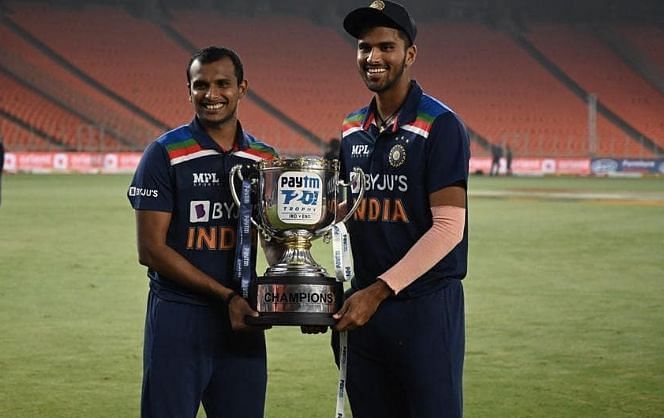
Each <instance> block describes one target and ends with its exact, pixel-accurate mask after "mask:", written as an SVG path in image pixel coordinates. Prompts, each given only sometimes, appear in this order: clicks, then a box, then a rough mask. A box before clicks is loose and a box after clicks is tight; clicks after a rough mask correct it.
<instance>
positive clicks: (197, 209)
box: [189, 200, 210, 223]
mask: <svg viewBox="0 0 664 418" xmlns="http://www.w3.org/2000/svg"><path fill="white" fill-rule="evenodd" d="M209 220H210V201H209V200H192V201H191V202H190V203H189V222H191V223H195V222H207V221H209Z"/></svg>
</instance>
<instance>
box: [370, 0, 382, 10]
mask: <svg viewBox="0 0 664 418" xmlns="http://www.w3.org/2000/svg"><path fill="white" fill-rule="evenodd" d="M369 7H371V8H372V9H378V10H383V9H384V8H385V3H383V2H382V1H380V0H376V1H375V2H373V3H371V6H369Z"/></svg>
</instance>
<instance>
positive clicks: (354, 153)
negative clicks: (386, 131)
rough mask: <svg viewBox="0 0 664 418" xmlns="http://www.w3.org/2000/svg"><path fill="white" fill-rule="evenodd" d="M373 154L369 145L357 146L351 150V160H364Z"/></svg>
mask: <svg viewBox="0 0 664 418" xmlns="http://www.w3.org/2000/svg"><path fill="white" fill-rule="evenodd" d="M370 154H371V150H370V149H369V145H366V144H364V145H362V144H356V145H353V146H351V148H350V158H364V157H368V156H369V155H370Z"/></svg>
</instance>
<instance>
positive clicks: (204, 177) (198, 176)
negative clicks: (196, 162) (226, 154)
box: [193, 173, 219, 187]
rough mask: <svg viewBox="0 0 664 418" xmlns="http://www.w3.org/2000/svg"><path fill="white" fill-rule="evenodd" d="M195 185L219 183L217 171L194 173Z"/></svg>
mask: <svg viewBox="0 0 664 418" xmlns="http://www.w3.org/2000/svg"><path fill="white" fill-rule="evenodd" d="M193 175H194V187H196V186H212V185H215V184H219V179H218V178H217V173H193Z"/></svg>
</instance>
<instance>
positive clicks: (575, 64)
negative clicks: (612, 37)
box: [529, 24, 664, 151]
mask: <svg viewBox="0 0 664 418" xmlns="http://www.w3.org/2000/svg"><path fill="white" fill-rule="evenodd" d="M529 38H530V39H531V41H532V42H533V43H534V45H535V46H536V47H537V48H539V49H540V50H541V51H542V52H543V53H544V54H546V55H547V56H548V57H549V58H550V59H552V60H553V61H555V62H556V64H557V65H558V66H559V67H560V68H562V70H563V71H565V72H566V73H567V74H568V75H569V76H570V77H571V78H572V79H574V80H575V81H576V82H577V83H578V84H579V85H581V87H583V88H584V89H585V90H586V91H588V92H591V93H593V94H596V95H597V98H598V100H600V101H601V102H602V103H603V104H604V105H606V106H607V107H608V108H609V109H610V110H612V111H613V112H615V113H616V114H618V115H620V116H621V117H622V118H623V119H624V120H625V121H626V122H627V123H629V124H630V125H631V126H633V127H634V128H636V129H637V130H639V131H640V132H642V133H643V134H645V135H647V136H648V137H649V138H651V139H652V140H654V141H655V142H656V143H657V144H658V145H659V146H660V147H664V118H662V115H664V96H663V95H662V94H661V93H660V92H658V91H656V90H655V89H654V88H653V87H651V86H650V85H649V84H648V83H647V82H646V81H645V80H644V79H643V78H641V77H640V76H639V75H638V74H636V73H635V72H633V71H632V70H631V69H630V68H629V67H627V65H626V64H625V63H624V62H623V61H622V60H621V59H620V58H619V57H618V56H616V55H615V53H613V52H612V51H611V50H610V49H609V48H608V47H607V46H606V45H604V44H603V43H602V42H601V41H600V40H599V38H598V37H597V36H595V34H593V32H592V31H591V30H589V29H583V28H580V27H572V26H563V25H552V24H538V25H533V26H532V27H531V30H530V34H529ZM600 140H601V138H600ZM630 149H632V151H634V149H633V148H631V147H630Z"/></svg>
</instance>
